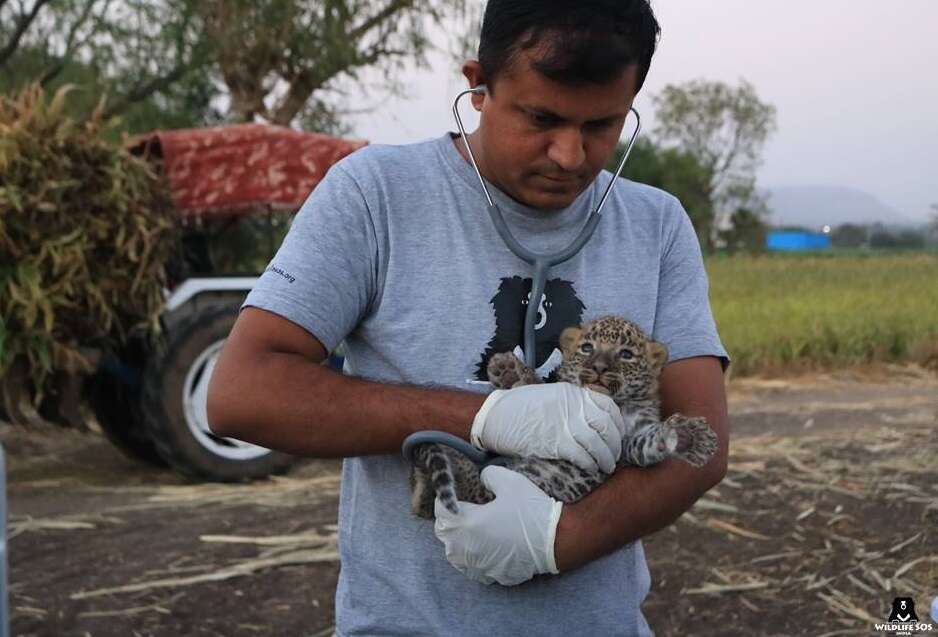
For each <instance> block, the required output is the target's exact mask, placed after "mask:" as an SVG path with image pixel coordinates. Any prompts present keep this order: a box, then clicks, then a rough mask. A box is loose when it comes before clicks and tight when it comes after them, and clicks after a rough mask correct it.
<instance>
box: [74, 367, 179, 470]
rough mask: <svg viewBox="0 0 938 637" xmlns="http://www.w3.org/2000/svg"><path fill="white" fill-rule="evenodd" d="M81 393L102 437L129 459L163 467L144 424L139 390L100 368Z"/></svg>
mask: <svg viewBox="0 0 938 637" xmlns="http://www.w3.org/2000/svg"><path fill="white" fill-rule="evenodd" d="M83 394H84V397H85V400H87V401H88V404H89V405H90V406H91V409H92V411H94V415H95V418H96V419H97V421H98V424H99V425H100V426H101V431H102V432H103V433H104V436H105V437H106V438H107V439H108V440H110V441H111V442H112V443H113V444H114V446H115V447H117V448H118V449H120V450H121V451H122V452H123V453H124V455H126V456H127V457H129V458H130V459H131V460H142V461H143V462H146V463H147V464H151V465H154V466H162V467H165V466H166V461H165V460H163V458H162V456H160V454H159V453H158V452H157V451H156V445H155V444H154V443H153V440H152V439H151V438H150V435H149V433H148V432H147V429H146V427H145V426H144V423H143V416H142V413H141V409H140V389H139V387H137V388H134V387H132V386H130V385H128V384H127V383H125V382H122V381H121V379H120V378H118V377H117V376H116V375H114V374H113V373H112V372H110V371H108V370H106V369H99V370H98V371H96V372H95V373H94V374H93V375H92V376H89V377H88V379H87V380H86V381H85V384H84V388H83Z"/></svg>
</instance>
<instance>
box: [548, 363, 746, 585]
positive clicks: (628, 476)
mask: <svg viewBox="0 0 938 637" xmlns="http://www.w3.org/2000/svg"><path fill="white" fill-rule="evenodd" d="M661 399H662V404H661V412H662V417H663V418H666V417H667V416H669V415H671V414H673V413H682V414H684V415H687V416H702V417H704V418H706V419H707V423H708V424H709V425H710V427H711V429H713V432H714V433H715V434H716V435H717V440H718V443H717V451H716V454H715V455H714V457H713V458H711V459H710V461H709V462H708V463H707V464H706V465H705V466H703V467H700V468H694V467H692V466H690V465H689V464H687V463H685V462H684V461H682V460H677V459H673V458H670V459H667V460H665V461H664V462H661V463H659V464H657V465H655V466H653V467H647V468H638V467H623V468H621V469H619V470H618V471H616V473H615V474H614V475H613V476H612V477H611V478H610V479H609V480H607V481H606V483H605V484H603V485H602V486H600V487H599V488H598V489H596V490H595V491H594V492H592V493H591V494H589V495H588V496H586V497H585V498H583V499H582V500H580V501H579V502H576V503H575V504H565V505H564V507H563V512H562V514H561V517H560V522H559V524H558V525H557V536H556V539H555V543H554V556H555V559H556V560H557V568H558V569H559V570H560V572H561V573H562V572H564V571H567V570H570V569H573V568H576V567H578V566H581V565H583V564H585V563H587V562H590V561H592V560H595V559H597V558H599V557H602V556H603V555H606V554H607V553H611V552H612V551H614V550H616V549H618V548H619V547H621V546H624V545H625V544H628V543H629V542H633V541H635V540H637V539H639V538H641V537H644V536H645V535H648V534H649V533H654V532H655V531H658V530H660V529H662V528H664V527H666V526H668V525H669V524H671V523H672V522H674V521H675V520H676V519H677V518H679V517H680V516H681V514H683V513H684V512H685V511H687V510H688V509H690V508H691V506H693V504H694V502H696V501H697V499H698V498H700V496H702V495H703V494H704V493H706V492H707V491H708V490H709V489H711V488H712V487H714V486H715V485H717V484H718V483H719V482H720V481H721V480H722V479H723V476H724V474H725V473H726V466H727V458H728V456H729V433H730V432H729V418H728V416H727V408H726V395H725V392H724V387H723V372H722V370H721V369H720V367H719V362H718V360H717V359H715V358H711V357H701V358H695V359H687V360H685V361H678V362H676V363H673V364H671V365H669V366H668V367H666V368H665V372H664V374H663V375H662V382H661Z"/></svg>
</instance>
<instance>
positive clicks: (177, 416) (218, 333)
mask: <svg viewBox="0 0 938 637" xmlns="http://www.w3.org/2000/svg"><path fill="white" fill-rule="evenodd" d="M238 309H239V305H238V304H227V305H212V306H208V307H204V308H201V309H199V310H196V311H195V312H193V313H192V314H191V315H189V316H187V317H185V318H183V319H181V320H180V322H179V323H177V324H176V325H175V326H174V327H172V329H171V330H170V332H169V333H168V334H166V335H165V338H164V339H163V340H162V341H161V343H160V345H159V346H158V347H157V349H156V351H154V352H153V353H152V355H151V356H150V357H149V360H148V362H147V365H146V368H145V370H144V373H143V390H142V398H143V401H142V404H143V411H144V422H145V423H146V427H147V431H148V433H149V435H150V438H151V439H152V440H153V442H154V444H155V446H156V450H157V452H158V453H159V454H160V456H161V457H162V458H163V459H164V460H165V461H166V462H167V463H169V465H170V466H172V467H173V468H175V469H177V470H178V471H180V472H182V473H184V474H186V475H189V476H191V477H194V478H198V479H202V480H212V481H220V482H244V481H248V480H252V479H256V478H263V477H265V476H269V475H271V474H277V473H283V472H285V471H286V470H287V469H289V468H290V466H291V465H292V464H293V463H294V462H295V461H296V459H295V458H294V457H293V456H290V455H287V454H284V453H280V452H277V451H272V450H270V449H266V448H264V447H259V446H256V445H252V444H249V443H245V442H241V441H239V440H233V439H230V438H222V437H220V436H216V435H215V434H213V433H212V432H211V431H210V430H209V428H208V418H207V416H206V397H207V390H208V381H209V378H210V377H211V373H212V370H213V369H214V367H215V362H216V361H217V359H218V355H219V353H220V352H221V348H222V345H223V344H224V341H225V339H226V338H227V337H228V333H229V332H230V331H231V328H232V326H234V322H235V319H237V317H238Z"/></svg>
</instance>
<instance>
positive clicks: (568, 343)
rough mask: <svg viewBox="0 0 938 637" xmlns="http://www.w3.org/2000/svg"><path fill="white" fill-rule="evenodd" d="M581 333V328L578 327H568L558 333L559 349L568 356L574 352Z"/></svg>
mask: <svg viewBox="0 0 938 637" xmlns="http://www.w3.org/2000/svg"><path fill="white" fill-rule="evenodd" d="M582 335H583V330H581V329H580V328H579V327H568V328H566V329H565V330H564V331H562V332H561V333H560V351H561V352H563V355H564V356H570V355H572V354H573V353H574V352H576V346H577V344H578V343H579V342H580V336H582Z"/></svg>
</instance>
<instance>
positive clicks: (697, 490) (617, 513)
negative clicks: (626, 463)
mask: <svg viewBox="0 0 938 637" xmlns="http://www.w3.org/2000/svg"><path fill="white" fill-rule="evenodd" d="M718 482H719V478H718V477H717V476H715V475H714V473H713V472H712V471H708V470H705V469H695V468H693V467H691V466H690V465H688V464H686V463H684V462H682V461H680V460H674V459H668V460H665V461H664V462H661V463H660V464H658V465H655V466H654V467H650V468H638V467H623V468H621V469H619V470H618V471H616V473H615V474H614V475H613V476H612V477H611V478H610V479H609V480H608V481H606V483H605V484H603V485H602V486H600V487H599V488H598V489H596V491H594V492H593V493H591V494H590V495H588V496H587V497H586V498H584V499H583V500H580V501H579V502H577V503H575V504H565V505H564V507H563V513H562V515H561V517H560V523H559V524H558V526H557V539H556V543H555V545H554V547H555V548H554V551H555V553H554V554H555V558H556V560H557V568H558V569H559V570H560V572H561V573H563V572H565V571H568V570H570V569H574V568H576V567H578V566H582V565H583V564H586V563H587V562H591V561H593V560H595V559H597V558H599V557H602V556H603V555H606V554H607V553H611V552H612V551H614V550H616V549H618V548H619V547H621V546H624V545H626V544H628V543H629V542H633V541H635V540H637V539H639V538H641V537H644V536H645V535H648V534H649V533H654V532H655V531H658V530H660V529H662V528H664V527H666V526H668V525H669V524H671V523H672V522H674V521H675V520H676V519H677V518H679V517H680V516H681V515H682V514H683V513H684V512H685V511H687V510H688V509H690V508H691V506H693V504H694V502H696V501H697V499H698V498H699V497H700V496H702V495H703V494H704V493H706V492H707V490H709V489H710V488H711V487H713V486H714V485H715V484H717V483H718Z"/></svg>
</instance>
